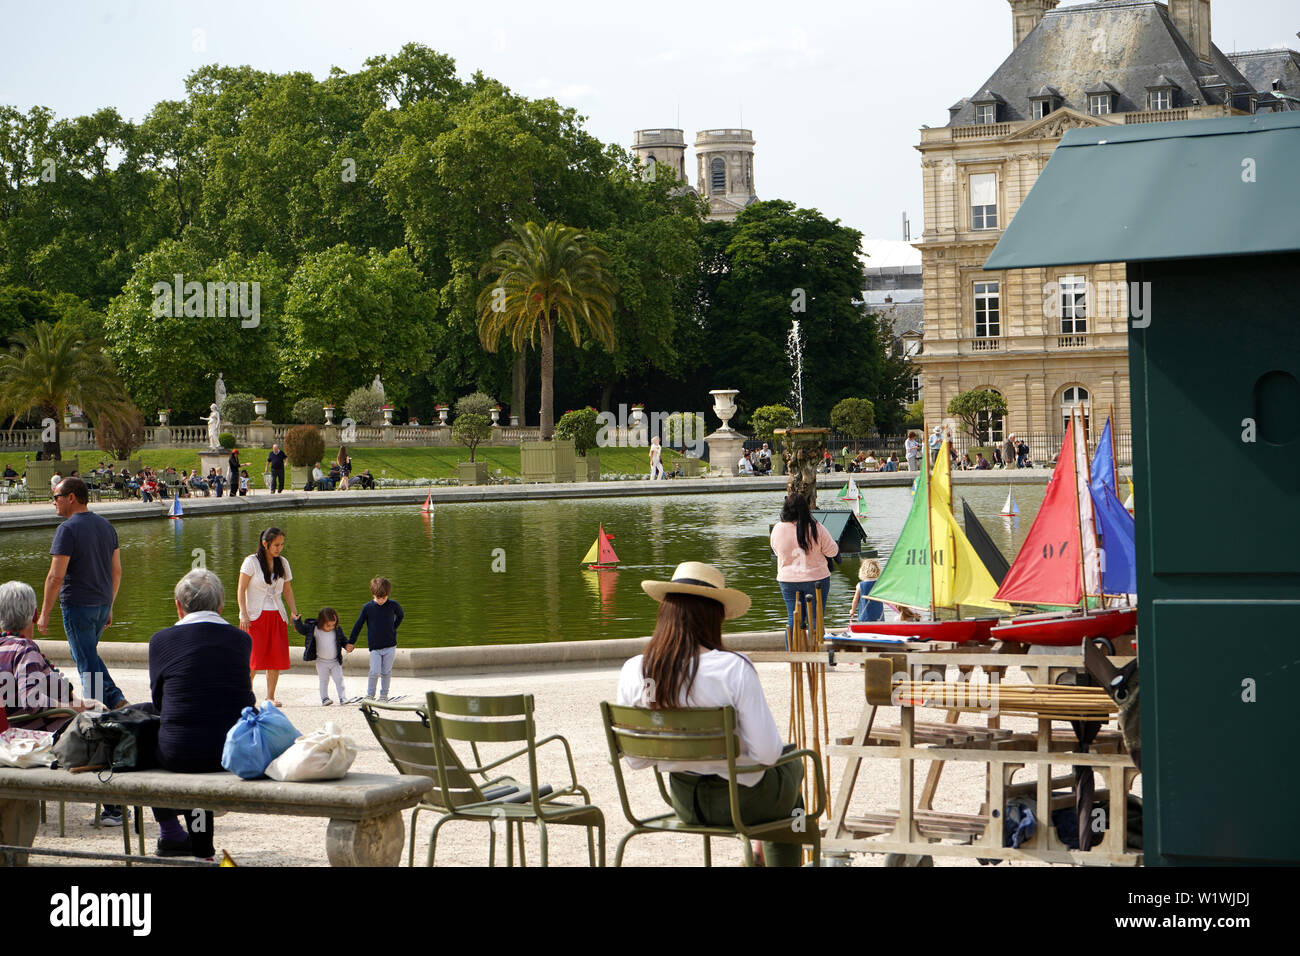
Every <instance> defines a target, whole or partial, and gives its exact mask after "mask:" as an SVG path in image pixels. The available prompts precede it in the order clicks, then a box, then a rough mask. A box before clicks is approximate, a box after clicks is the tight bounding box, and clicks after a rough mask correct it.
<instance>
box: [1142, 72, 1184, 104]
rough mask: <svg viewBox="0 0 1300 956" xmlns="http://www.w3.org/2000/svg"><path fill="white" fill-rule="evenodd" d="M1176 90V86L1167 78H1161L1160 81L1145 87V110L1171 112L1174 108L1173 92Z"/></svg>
mask: <svg viewBox="0 0 1300 956" xmlns="http://www.w3.org/2000/svg"><path fill="white" fill-rule="evenodd" d="M1177 89H1178V84H1177V83H1175V82H1174V81H1173V80H1171V79H1169V77H1167V76H1161V77H1160V79H1159V80H1158V81H1157V82H1155V83H1152V84H1151V85H1150V86H1148V87H1147V109H1149V110H1171V109H1173V108H1174V91H1175V90H1177Z"/></svg>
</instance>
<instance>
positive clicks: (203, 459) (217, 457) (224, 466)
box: [199, 451, 243, 478]
mask: <svg viewBox="0 0 1300 956" xmlns="http://www.w3.org/2000/svg"><path fill="white" fill-rule="evenodd" d="M240 457H241V458H242V457H243V456H242V455H241V456H240ZM209 468H215V469H217V474H218V475H221V476H222V477H225V478H229V477H230V476H229V475H228V474H227V472H229V471H230V452H228V451H201V452H199V474H200V475H202V476H203V477H204V478H206V477H207V476H208V469H209Z"/></svg>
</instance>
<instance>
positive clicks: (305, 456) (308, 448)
mask: <svg viewBox="0 0 1300 956" xmlns="http://www.w3.org/2000/svg"><path fill="white" fill-rule="evenodd" d="M284 453H285V454H286V455H288V456H289V464H291V465H296V466H297V467H299V468H302V467H303V466H305V465H314V464H316V462H318V461H320V460H321V459H322V458H324V457H325V439H324V438H323V437H321V433H320V431H319V430H318V429H317V428H316V426H315V425H295V426H294V427H293V428H290V429H289V430H288V432H286V433H285V436H284Z"/></svg>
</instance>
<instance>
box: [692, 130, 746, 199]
mask: <svg viewBox="0 0 1300 956" xmlns="http://www.w3.org/2000/svg"><path fill="white" fill-rule="evenodd" d="M695 159H696V163H697V165H698V168H699V179H698V180H697V183H698V188H699V193H700V195H701V196H703V197H704V198H705V199H707V200H708V201H709V218H710V219H721V220H723V221H730V220H732V219H735V218H736V216H738V215H739V214H740V211H741V210H742V209H744V208H745V207H746V206H748V205H749V204H750V203H752V202H756V201H757V200H758V194H757V193H756V192H754V134H753V132H752V131H750V130H747V129H706V130H701V131H700V132H698V133H696V134H695Z"/></svg>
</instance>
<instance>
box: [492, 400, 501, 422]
mask: <svg viewBox="0 0 1300 956" xmlns="http://www.w3.org/2000/svg"><path fill="white" fill-rule="evenodd" d="M491 415H492V424H493V425H496V424H498V423H499V422H500V421H501V406H500V405H497V406H496V407H495V408H493V409H491Z"/></svg>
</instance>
